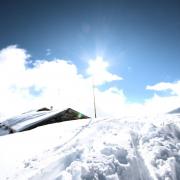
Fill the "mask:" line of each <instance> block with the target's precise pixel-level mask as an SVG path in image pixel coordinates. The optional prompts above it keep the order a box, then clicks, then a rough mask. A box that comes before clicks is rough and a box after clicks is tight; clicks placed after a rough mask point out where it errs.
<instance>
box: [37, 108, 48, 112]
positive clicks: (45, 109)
mask: <svg viewBox="0 0 180 180" xmlns="http://www.w3.org/2000/svg"><path fill="white" fill-rule="evenodd" d="M50 110H51V109H48V108H47V107H43V108H41V109H38V110H37V112H39V111H50Z"/></svg>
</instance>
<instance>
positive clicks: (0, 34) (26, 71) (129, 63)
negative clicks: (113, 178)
mask: <svg viewBox="0 0 180 180" xmlns="http://www.w3.org/2000/svg"><path fill="white" fill-rule="evenodd" d="M0 22H1V25H0V70H1V71H0V83H1V84H0V98H1V102H0V109H1V110H0V114H1V115H2V116H3V115H4V114H11V113H18V112H20V111H25V110H27V109H32V108H35V107H39V106H47V105H53V106H54V107H57V108H64V107H69V106H71V107H74V108H75V109H78V110H80V111H82V112H84V113H87V114H88V115H92V114H93V108H92V104H93V103H92V79H93V81H94V84H95V94H96V103H97V109H98V112H99V116H100V115H120V114H122V112H123V113H125V112H126V113H127V112H134V113H137V112H155V111H156V112H157V111H158V112H159V111H162V112H165V111H169V110H171V109H173V108H176V107H179V102H180V101H179V100H180V71H179V67H180V61H179V57H180V1H175V0H151V1H148V0H141V1H139V0H133V1H132V0H131V1H130V0H76V1H73V0H53V1H50V0H38V1H35V0H13V1H10V0H1V2H0ZM115 107H116V108H115Z"/></svg>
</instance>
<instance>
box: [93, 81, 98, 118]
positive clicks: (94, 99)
mask: <svg viewBox="0 0 180 180" xmlns="http://www.w3.org/2000/svg"><path fill="white" fill-rule="evenodd" d="M92 88H93V105H94V117H95V118H96V117H97V114H96V97H95V85H94V78H92Z"/></svg>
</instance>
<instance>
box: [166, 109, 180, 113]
mask: <svg viewBox="0 0 180 180" xmlns="http://www.w3.org/2000/svg"><path fill="white" fill-rule="evenodd" d="M168 114H180V108H177V109H174V110H172V111H170V112H168Z"/></svg>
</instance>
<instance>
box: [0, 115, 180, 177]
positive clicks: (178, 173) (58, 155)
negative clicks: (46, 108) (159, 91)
mask: <svg viewBox="0 0 180 180" xmlns="http://www.w3.org/2000/svg"><path fill="white" fill-rule="evenodd" d="M0 160H1V161H0V179H1V180H5V179H8V180H14V179H17V180H24V179H30V180H38V179H47V180H80V179H83V180H93V179H94V180H97V179H99V180H118V179H120V180H130V179H132V180H180V117H179V116H178V115H172V114H167V115H158V116H139V117H135V116H124V117H121V118H99V119H84V120H75V121H68V122H63V123H56V124H50V125H46V126H42V127H39V128H36V129H34V130H30V131H26V132H22V133H16V134H11V135H6V136H1V137H0Z"/></svg>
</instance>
